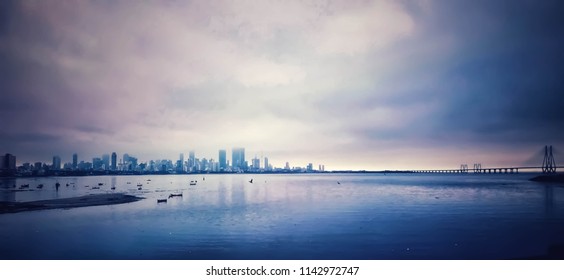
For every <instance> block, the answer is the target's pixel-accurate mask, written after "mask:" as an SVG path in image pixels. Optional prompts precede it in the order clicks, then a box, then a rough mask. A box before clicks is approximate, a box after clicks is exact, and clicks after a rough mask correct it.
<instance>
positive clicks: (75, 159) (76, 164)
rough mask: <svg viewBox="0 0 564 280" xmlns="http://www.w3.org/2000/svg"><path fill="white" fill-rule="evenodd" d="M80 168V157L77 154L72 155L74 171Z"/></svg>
mask: <svg viewBox="0 0 564 280" xmlns="http://www.w3.org/2000/svg"><path fill="white" fill-rule="evenodd" d="M77 168H78V155H77V154H76V153H74V154H72V169H74V170H76V169H77Z"/></svg>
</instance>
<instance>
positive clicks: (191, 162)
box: [188, 151, 196, 172]
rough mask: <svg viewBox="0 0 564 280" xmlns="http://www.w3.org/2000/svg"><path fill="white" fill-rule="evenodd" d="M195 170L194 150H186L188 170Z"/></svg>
mask: <svg viewBox="0 0 564 280" xmlns="http://www.w3.org/2000/svg"><path fill="white" fill-rule="evenodd" d="M194 170H196V153H195V152H194V151H190V152H188V171H189V172H192V171H194Z"/></svg>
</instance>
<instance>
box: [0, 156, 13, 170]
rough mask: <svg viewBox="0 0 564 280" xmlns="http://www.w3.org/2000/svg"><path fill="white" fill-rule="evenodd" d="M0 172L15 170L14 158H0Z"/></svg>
mask: <svg viewBox="0 0 564 280" xmlns="http://www.w3.org/2000/svg"><path fill="white" fill-rule="evenodd" d="M0 170H6V171H7V170H12V171H13V170H16V156H14V155H12V154H6V155H4V156H1V157H0Z"/></svg>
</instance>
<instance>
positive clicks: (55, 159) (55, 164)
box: [52, 156, 61, 170]
mask: <svg viewBox="0 0 564 280" xmlns="http://www.w3.org/2000/svg"><path fill="white" fill-rule="evenodd" d="M52 168H53V170H61V157H59V156H54V157H53V166H52Z"/></svg>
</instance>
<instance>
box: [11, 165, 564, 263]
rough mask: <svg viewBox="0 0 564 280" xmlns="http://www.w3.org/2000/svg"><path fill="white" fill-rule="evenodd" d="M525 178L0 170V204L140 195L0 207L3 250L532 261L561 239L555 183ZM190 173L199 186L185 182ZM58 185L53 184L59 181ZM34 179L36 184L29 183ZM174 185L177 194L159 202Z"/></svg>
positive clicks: (563, 228)
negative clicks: (117, 200) (79, 204)
mask: <svg viewBox="0 0 564 280" xmlns="http://www.w3.org/2000/svg"><path fill="white" fill-rule="evenodd" d="M529 177H531V175H527V174H519V175H497V174H496V175H474V174H468V175H387V176H384V175H375V174H320V175H310V174H303V175H255V174H233V175H186V176H184V175H161V176H155V175H152V176H96V177H58V178H57V177H51V178H19V179H15V180H14V179H11V180H9V179H3V180H1V181H0V183H1V184H0V200H1V201H33V200H43V199H54V198H65V197H74V196H80V195H86V194H95V193H110V192H125V193H128V194H133V195H137V196H141V197H144V198H146V199H144V200H142V201H139V202H134V203H129V204H122V205H111V206H95V207H85V208H75V209H58V210H43V211H34V212H22V213H16V214H2V215H0V247H1V248H2V249H1V250H0V258H2V259H513V258H529V257H534V256H539V255H544V254H546V253H547V250H548V248H549V246H552V245H559V244H564V188H563V187H562V186H561V185H544V184H540V183H535V182H530V181H528V180H527V179H528V178H529ZM250 179H253V183H250V182H249V180H250ZM149 180H150V181H149ZM191 180H197V181H198V183H197V185H196V186H190V185H189V182H190V181H191ZM56 182H59V183H60V184H61V187H59V189H58V190H56V189H55V183H56ZM128 182H129V183H130V184H128ZM67 183H68V184H69V185H68V186H66V185H67ZM98 183H103V185H102V186H100V189H92V187H95V186H98ZM138 183H141V184H143V186H142V190H138V189H137V184H138ZM22 184H30V188H29V190H25V189H24V190H19V189H18V188H19V186H20V185H22ZM39 184H43V185H44V187H43V188H42V189H38V188H37V186H38V185H39ZM13 185H16V188H15V189H14V188H12V187H13ZM86 186H88V187H86ZM112 186H115V188H116V189H115V190H112V189H111V187H112ZM15 190H17V191H15ZM171 193H182V194H183V196H182V197H173V198H169V199H168V201H167V203H157V199H164V198H167V197H168V195H169V194H171Z"/></svg>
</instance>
